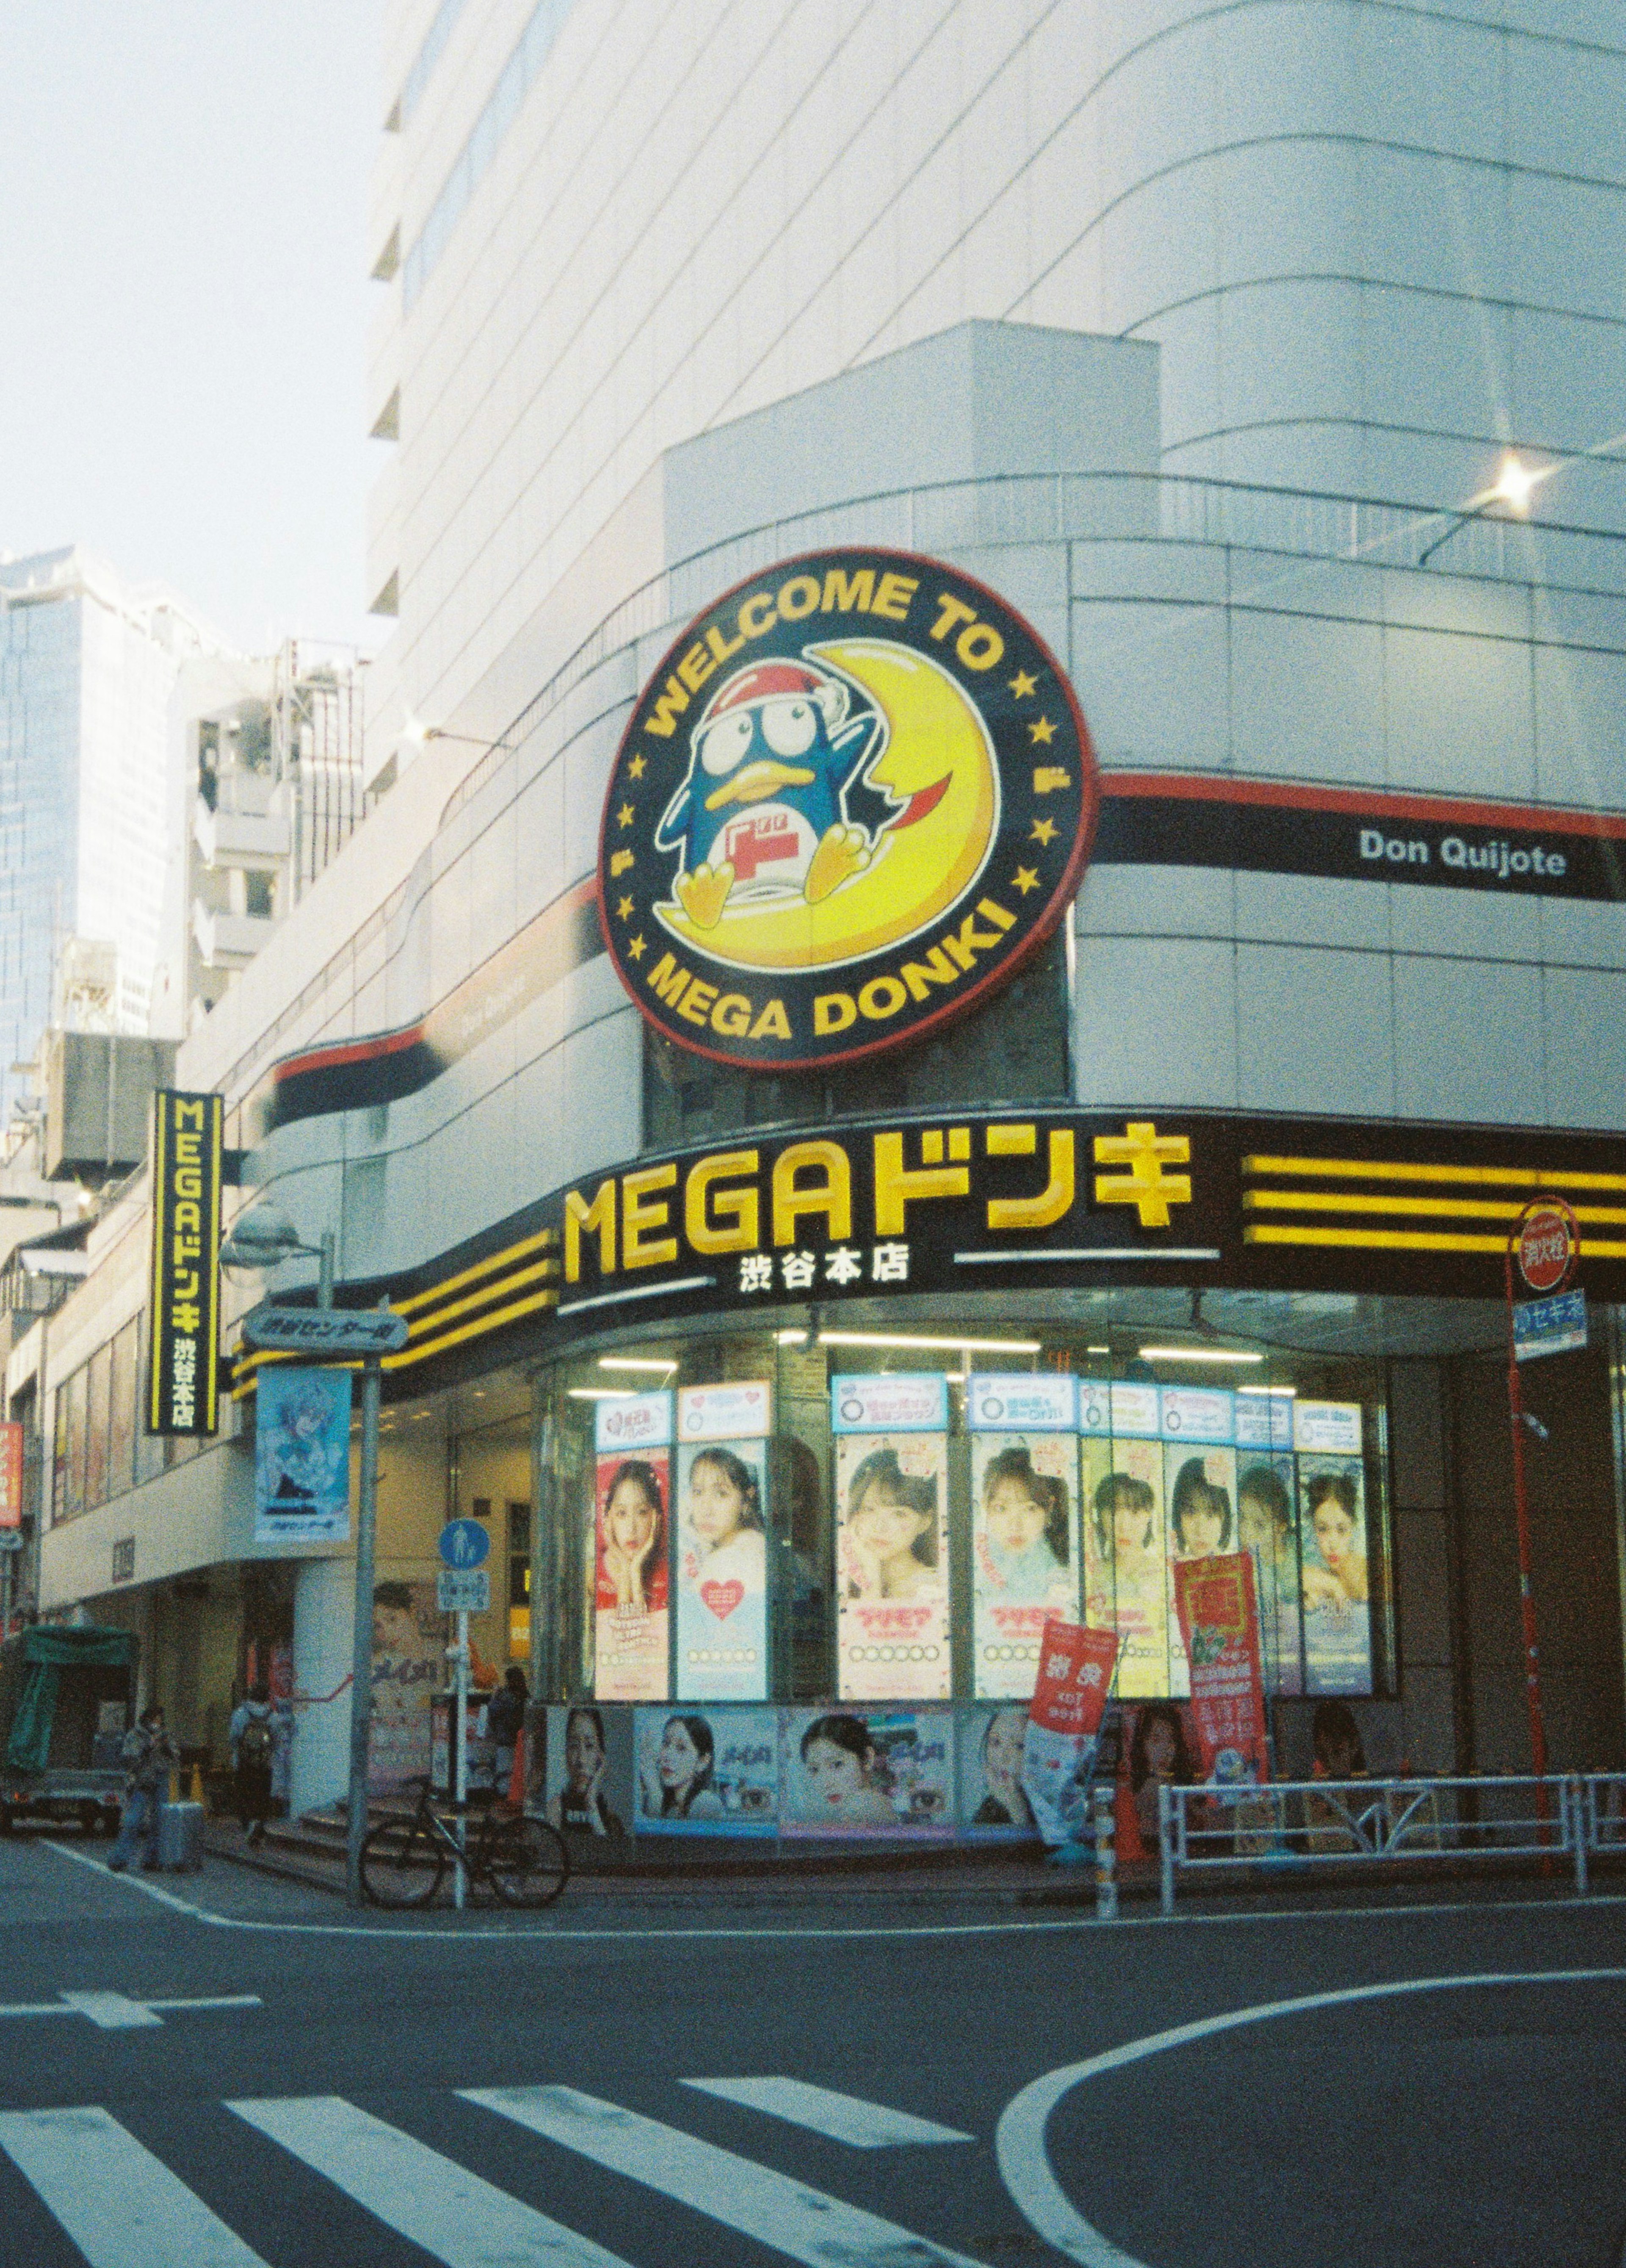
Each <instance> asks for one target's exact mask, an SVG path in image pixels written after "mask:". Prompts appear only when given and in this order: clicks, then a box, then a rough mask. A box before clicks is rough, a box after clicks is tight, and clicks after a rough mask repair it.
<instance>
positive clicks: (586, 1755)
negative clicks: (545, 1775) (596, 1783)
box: [564, 1717, 604, 1795]
mask: <svg viewBox="0 0 1626 2268" xmlns="http://www.w3.org/2000/svg"><path fill="white" fill-rule="evenodd" d="M603 1762H604V1749H603V1746H602V1744H601V1743H600V1739H599V1728H598V1727H597V1726H596V1725H595V1724H594V1723H593V1721H592V1718H591V1717H572V1718H571V1719H570V1731H569V1732H568V1733H567V1734H565V1736H564V1769H565V1773H566V1776H567V1777H568V1778H569V1780H570V1786H572V1787H573V1788H574V1789H575V1791H576V1793H577V1794H578V1795H585V1793H586V1792H587V1790H588V1788H589V1787H590V1786H592V1777H593V1774H594V1773H595V1772H596V1771H598V1769H599V1767H600V1764H602V1763H603Z"/></svg>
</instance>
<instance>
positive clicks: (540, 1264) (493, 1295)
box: [385, 1214, 1626, 1365]
mask: <svg viewBox="0 0 1626 2268" xmlns="http://www.w3.org/2000/svg"><path fill="white" fill-rule="evenodd" d="M1622 1219H1626V1214H1622ZM558 1273H559V1263H558V1262H557V1261H556V1260H539V1261H537V1262H536V1263H535V1264H534V1266H533V1267H530V1268H521V1269H519V1270H516V1272H515V1273H514V1274H513V1275H511V1276H504V1278H503V1279H502V1281H501V1282H500V1283H497V1284H488V1285H486V1287H485V1289H484V1291H483V1292H470V1293H469V1294H468V1297H467V1299H465V1300H453V1301H452V1305H451V1306H450V1307H438V1308H437V1309H436V1311H435V1313H434V1314H432V1315H426V1316H423V1317H422V1318H421V1319H420V1322H419V1325H418V1328H419V1329H422V1330H426V1331H438V1329H440V1327H441V1325H442V1324H443V1323H449V1322H451V1321H452V1317H453V1315H466V1314H467V1313H468V1311H469V1309H470V1308H471V1307H487V1306H489V1303H490V1302H491V1301H492V1300H500V1299H501V1298H502V1297H503V1295H504V1292H517V1291H519V1287H520V1285H523V1284H534V1283H535V1282H537V1280H538V1279H539V1278H541V1277H543V1276H556V1275H557V1274H558ZM395 1312H396V1314H400V1313H401V1310H400V1308H399V1307H398V1308H397V1309H396V1310H395ZM405 1352H406V1349H405V1348H404V1347H403V1348H402V1349H401V1353H402V1354H404V1353H405ZM398 1359H399V1357H397V1356H394V1355H386V1357H385V1361H386V1365H387V1364H388V1363H390V1362H394V1361H396V1360H398Z"/></svg>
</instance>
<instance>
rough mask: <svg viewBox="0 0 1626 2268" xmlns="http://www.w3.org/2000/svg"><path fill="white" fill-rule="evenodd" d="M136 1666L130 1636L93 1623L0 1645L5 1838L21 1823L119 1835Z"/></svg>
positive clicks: (45, 1629) (45, 1628)
mask: <svg viewBox="0 0 1626 2268" xmlns="http://www.w3.org/2000/svg"><path fill="white" fill-rule="evenodd" d="M135 1707H136V1639H135V1638H133V1637H132V1636H131V1635H130V1633H129V1631H121V1630H102V1629H99V1628H97V1627H95V1626H94V1625H93V1624H90V1625H77V1626H76V1625H74V1624H39V1625H38V1626H37V1627H35V1628H34V1629H33V1630H26V1631H21V1632H19V1634H18V1636H17V1637H16V1638H8V1639H7V1640H6V1642H5V1644H4V1646H0V1835H9V1834H10V1833H11V1829H12V1827H13V1825H14V1824H15V1823H16V1822H17V1821H18V1820H19V1819H46V1820H53V1821H56V1822H59V1823H60V1822H63V1821H67V1820H77V1822H78V1823H79V1825H80V1826H81V1827H83V1828H84V1830H85V1833H86V1834H88V1835H93V1834H96V1833H98V1832H104V1833H112V1832H113V1831H114V1830H115V1829H116V1828H117V1825H118V1822H119V1813H120V1809H121V1805H122V1802H123V1795H124V1774H123V1771H122V1770H121V1765H120V1762H119V1751H120V1749H121V1745H122V1742H123V1739H124V1735H125V1734H126V1733H127V1732H128V1731H129V1727H130V1725H131V1724H132V1723H133V1722H134V1717H135Z"/></svg>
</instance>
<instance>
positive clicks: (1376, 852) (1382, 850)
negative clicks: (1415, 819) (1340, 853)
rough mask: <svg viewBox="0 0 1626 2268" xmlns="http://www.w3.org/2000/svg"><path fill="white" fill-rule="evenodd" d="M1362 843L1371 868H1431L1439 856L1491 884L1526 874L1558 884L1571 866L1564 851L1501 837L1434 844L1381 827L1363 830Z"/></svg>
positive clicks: (1448, 839) (1445, 839)
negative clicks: (1471, 841)
mask: <svg viewBox="0 0 1626 2268" xmlns="http://www.w3.org/2000/svg"><path fill="white" fill-rule="evenodd" d="M1360 843H1361V858H1362V862H1363V863H1364V864H1365V865H1386V866H1430V865H1433V864H1434V861H1435V859H1436V858H1437V857H1438V862H1439V864H1440V865H1442V866H1447V867H1450V868H1451V869H1452V870H1453V873H1460V874H1473V875H1475V876H1483V879H1484V880H1486V881H1491V882H1509V881H1513V880H1518V879H1519V878H1522V877H1523V876H1525V875H1527V874H1530V875H1537V874H1539V875H1542V876H1549V875H1550V876H1551V877H1552V879H1553V880H1555V881H1556V880H1558V879H1559V877H1560V876H1561V875H1563V874H1564V873H1567V872H1568V869H1569V865H1570V861H1569V859H1568V858H1566V857H1565V856H1564V854H1563V851H1549V850H1548V848H1547V847H1546V845H1545V844H1544V843H1518V844H1514V843H1509V842H1507V841H1505V840H1504V839H1503V838H1501V837H1499V836H1497V837H1493V838H1492V839H1491V840H1490V842H1488V843H1468V842H1465V841H1464V840H1463V838H1462V836H1460V835H1447V836H1443V837H1442V838H1441V840H1440V841H1439V842H1438V843H1429V842H1427V841H1425V840H1424V837H1423V836H1417V835H1410V836H1407V835H1386V834H1384V833H1383V831H1382V829H1381V828H1376V827H1363V828H1362V829H1361V836H1360Z"/></svg>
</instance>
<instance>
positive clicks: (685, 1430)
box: [678, 1379, 773, 1441]
mask: <svg viewBox="0 0 1626 2268" xmlns="http://www.w3.org/2000/svg"><path fill="white" fill-rule="evenodd" d="M772 1408H773V1388H771V1387H770V1386H769V1382H768V1381H767V1380H766V1379H739V1380H736V1381H733V1382H732V1383H731V1384H729V1385H727V1386H685V1387H682V1388H680V1389H679V1393H678V1439H679V1440H680V1441H732V1440H739V1439H741V1438H743V1439H745V1440H756V1439H757V1438H758V1437H759V1436H761V1435H765V1434H768V1433H770V1432H772V1431H773V1427H772V1425H771V1424H770V1423H769V1418H770V1414H771V1411H772Z"/></svg>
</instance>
